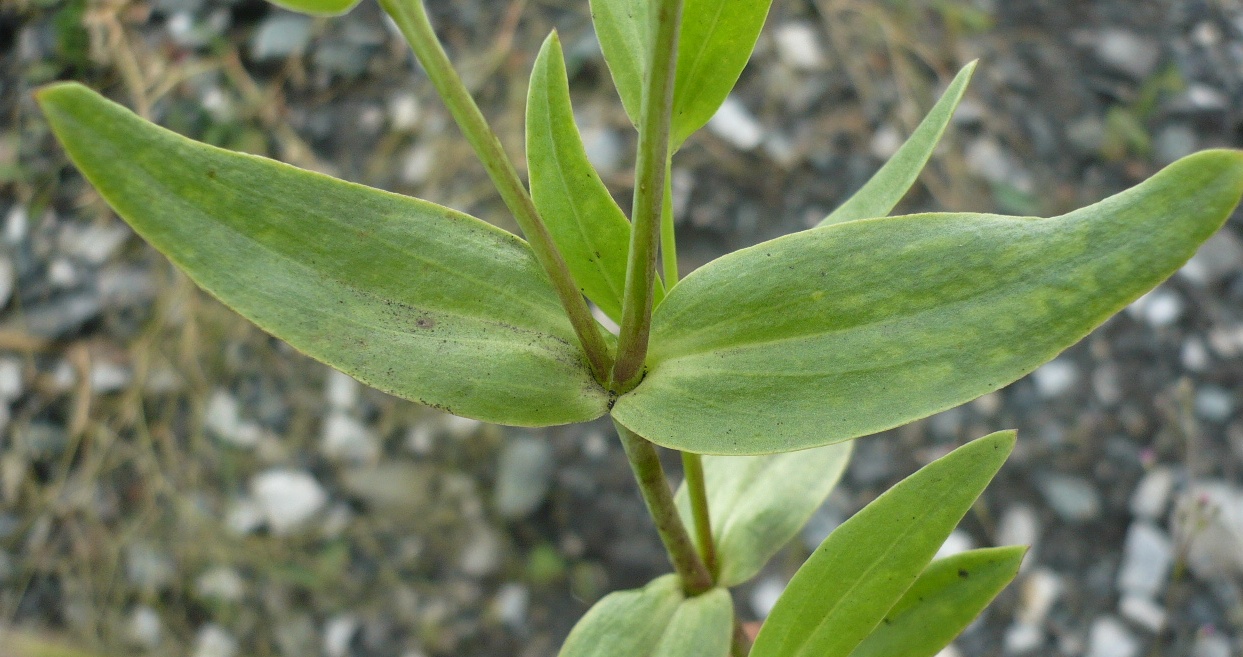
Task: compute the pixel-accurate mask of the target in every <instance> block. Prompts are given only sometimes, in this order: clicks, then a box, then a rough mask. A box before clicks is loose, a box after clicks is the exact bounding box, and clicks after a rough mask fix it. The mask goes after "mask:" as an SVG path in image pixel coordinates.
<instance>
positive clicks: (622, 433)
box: [613, 421, 712, 595]
mask: <svg viewBox="0 0 1243 657" xmlns="http://www.w3.org/2000/svg"><path fill="white" fill-rule="evenodd" d="M613 426H615V427H617V435H618V436H619V437H620V438H621V442H622V448H623V449H625V450H626V458H627V459H629V460H630V468H631V470H633V471H634V478H635V480H636V481H637V482H638V483H639V491H640V492H641V493H642V494H643V501H644V502H645V503H646V504H647V510H648V513H650V514H651V515H652V519H653V520H654V521H655V522H656V531H657V532H658V533H659V534H660V540H661V542H663V543H664V544H665V551H666V552H668V553H669V561H670V562H671V563H672V564H673V569H674V570H675V571H676V572H677V573H678V576H679V577H681V578H682V588H683V589H685V591H686V593H687V595H699V594H700V593H703V592H705V591H708V590H709V589H711V588H712V575H710V574H709V573H708V569H707V567H705V566H704V563H703V561H701V560H700V558H699V554H697V553H696V552H695V544H694V543H692V542H691V537H690V535H689V534H687V533H686V527H685V526H683V525H682V519H681V518H680V517H679V516H678V509H677V507H675V506H674V504H673V491H671V490H669V482H668V481H667V480H666V479H665V470H664V468H663V467H662V466H661V465H660V457H659V456H658V455H657V454H656V447H655V446H654V445H652V443H650V442H648V441H647V439H646V438H643V437H642V436H640V435H638V434H636V433H635V432H633V431H631V430H630V429H627V428H626V427H624V426H622V424H621V423H620V422H616V421H615V422H613Z"/></svg>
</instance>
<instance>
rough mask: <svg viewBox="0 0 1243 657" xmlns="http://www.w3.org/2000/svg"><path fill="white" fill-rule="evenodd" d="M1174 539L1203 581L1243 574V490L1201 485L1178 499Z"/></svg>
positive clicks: (1220, 484)
mask: <svg viewBox="0 0 1243 657" xmlns="http://www.w3.org/2000/svg"><path fill="white" fill-rule="evenodd" d="M1174 506H1175V508H1174V515H1173V527H1174V535H1175V537H1176V538H1177V540H1178V543H1179V545H1186V546H1187V552H1186V558H1187V564H1188V565H1189V566H1190V567H1191V571H1192V572H1193V573H1195V575H1196V576H1197V577H1199V578H1201V579H1204V580H1212V579H1214V578H1218V577H1230V576H1234V575H1238V574H1243V488H1240V487H1238V486H1233V485H1231V484H1229V483H1226V482H1225V481H1220V480H1207V481H1200V482H1197V483H1195V484H1194V485H1192V486H1190V487H1189V488H1188V490H1187V491H1185V492H1184V493H1183V494H1182V495H1180V496H1179V497H1178V501H1177V502H1176V503H1175V505H1174Z"/></svg>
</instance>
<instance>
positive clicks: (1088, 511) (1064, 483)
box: [1038, 474, 1101, 523]
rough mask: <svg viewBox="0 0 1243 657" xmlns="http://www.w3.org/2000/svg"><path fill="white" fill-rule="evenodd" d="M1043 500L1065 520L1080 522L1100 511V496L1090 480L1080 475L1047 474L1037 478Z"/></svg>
mask: <svg viewBox="0 0 1243 657" xmlns="http://www.w3.org/2000/svg"><path fill="white" fill-rule="evenodd" d="M1038 485H1039V488H1040V493H1041V495H1042V496H1043V497H1044V499H1045V502H1047V503H1048V504H1049V506H1050V507H1051V508H1052V509H1053V511H1054V512H1055V513H1057V515H1058V516H1059V517H1060V518H1061V519H1062V520H1064V521H1065V522H1070V523H1081V522H1087V521H1089V520H1092V519H1094V518H1096V517H1097V516H1099V515H1100V513H1101V496H1100V493H1099V492H1097V490H1096V488H1095V487H1094V486H1092V484H1091V483H1090V482H1088V481H1087V480H1086V479H1083V478H1081V477H1077V476H1074V475H1065V474H1048V475H1045V476H1043V477H1040V478H1039V480H1038Z"/></svg>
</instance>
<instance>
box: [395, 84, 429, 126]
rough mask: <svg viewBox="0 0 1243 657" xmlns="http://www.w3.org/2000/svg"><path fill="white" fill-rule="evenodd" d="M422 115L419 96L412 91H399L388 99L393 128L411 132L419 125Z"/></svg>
mask: <svg viewBox="0 0 1243 657" xmlns="http://www.w3.org/2000/svg"><path fill="white" fill-rule="evenodd" d="M422 116H423V109H422V108H421V107H419V97H418V96H416V95H414V94H412V93H409V92H404V93H399V94H397V95H395V96H393V97H392V98H390V99H389V100H388V120H389V125H390V126H391V127H392V128H393V130H396V131H398V132H410V131H412V130H414V129H415V128H416V127H417V126H418V125H419V119H421V118H422Z"/></svg>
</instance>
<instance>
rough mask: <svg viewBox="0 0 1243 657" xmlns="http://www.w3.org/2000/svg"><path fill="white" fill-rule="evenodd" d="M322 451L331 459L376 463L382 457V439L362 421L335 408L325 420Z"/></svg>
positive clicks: (320, 445)
mask: <svg viewBox="0 0 1243 657" xmlns="http://www.w3.org/2000/svg"><path fill="white" fill-rule="evenodd" d="M319 447H320V451H321V452H323V453H324V456H327V457H328V458H330V459H334V460H337V461H347V462H350V463H374V462H375V461H376V460H377V459H378V458H379V457H380V441H379V439H378V438H376V436H375V434H374V433H372V431H371V430H370V429H368V428H367V426H366V425H364V424H363V423H362V422H359V421H358V420H357V419H355V418H353V417H351V416H349V415H347V414H346V413H345V412H343V411H339V410H334V411H332V412H330V413H329V414H328V418H327V419H325V420H324V427H323V435H322V437H321V440H320V444H319Z"/></svg>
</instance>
